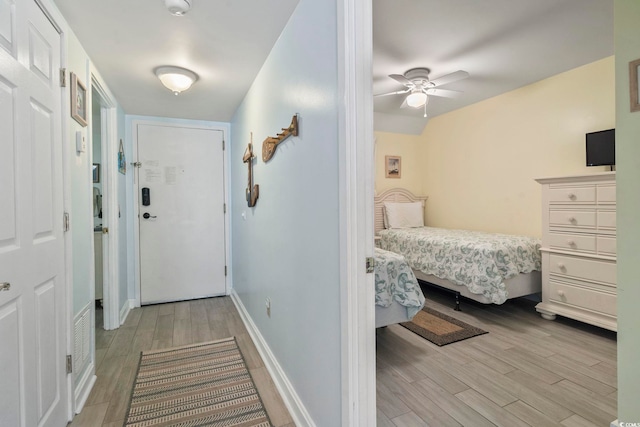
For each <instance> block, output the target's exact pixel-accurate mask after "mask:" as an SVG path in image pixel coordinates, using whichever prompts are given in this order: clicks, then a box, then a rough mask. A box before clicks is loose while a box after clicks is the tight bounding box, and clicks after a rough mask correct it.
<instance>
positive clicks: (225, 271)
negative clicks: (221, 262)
mask: <svg viewBox="0 0 640 427" xmlns="http://www.w3.org/2000/svg"><path fill="white" fill-rule="evenodd" d="M224 275H225V276H226V275H227V266H226V265H225V266H224Z"/></svg>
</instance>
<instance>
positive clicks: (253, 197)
mask: <svg viewBox="0 0 640 427" xmlns="http://www.w3.org/2000/svg"><path fill="white" fill-rule="evenodd" d="M255 158H256V156H254V155H253V132H252V133H251V142H250V143H249V145H248V146H247V149H246V150H245V151H244V156H242V162H243V163H247V165H248V167H249V182H248V184H247V189H246V191H245V196H246V198H247V205H248V206H249V207H250V208H252V207H254V206H255V205H256V202H257V201H258V196H259V195H260V186H259V185H257V184H256V185H254V184H253V159H255Z"/></svg>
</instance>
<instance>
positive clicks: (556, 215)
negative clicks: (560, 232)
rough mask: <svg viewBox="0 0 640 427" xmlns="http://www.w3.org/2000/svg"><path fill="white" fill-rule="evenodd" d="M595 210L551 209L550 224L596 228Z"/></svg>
mask: <svg viewBox="0 0 640 427" xmlns="http://www.w3.org/2000/svg"><path fill="white" fill-rule="evenodd" d="M596 218H597V217H596V211H595V210H581V211H579V210H574V211H570V210H560V209H551V210H549V226H551V227H553V226H556V227H574V228H584V227H586V228H594V229H595V228H596Z"/></svg>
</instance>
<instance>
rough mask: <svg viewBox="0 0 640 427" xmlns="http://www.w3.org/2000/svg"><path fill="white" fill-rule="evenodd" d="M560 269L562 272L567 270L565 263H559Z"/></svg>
mask: <svg viewBox="0 0 640 427" xmlns="http://www.w3.org/2000/svg"><path fill="white" fill-rule="evenodd" d="M558 268H559V269H560V270H564V269H565V268H567V267H566V266H565V265H564V264H563V263H561V262H559V263H558Z"/></svg>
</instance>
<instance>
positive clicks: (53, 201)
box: [0, 0, 68, 426]
mask: <svg viewBox="0 0 640 427" xmlns="http://www.w3.org/2000/svg"><path fill="white" fill-rule="evenodd" d="M60 49H61V40H60V35H59V33H58V31H57V30H56V28H55V27H54V26H53V25H52V24H51V22H50V21H49V20H48V19H47V17H46V16H45V15H44V13H43V12H42V11H41V10H40V8H39V7H38V5H37V4H36V3H35V1H33V0H29V1H12V0H3V1H0V200H1V201H2V209H0V283H10V284H11V285H10V286H11V287H10V288H9V289H6V287H5V290H3V291H0V343H1V345H0V366H1V367H2V387H0V425H2V426H5V425H6V426H36V425H37V426H60V425H65V424H66V422H67V400H68V393H67V377H66V371H65V353H66V328H67V317H66V310H67V307H66V301H65V295H66V292H65V291H66V281H65V244H64V235H63V229H62V224H63V220H62V219H63V159H62V152H63V150H62V138H61V121H62V120H61V98H60V96H61V89H60V87H59V80H58V70H59V67H60V65H59V64H60V58H61V50H60Z"/></svg>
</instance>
